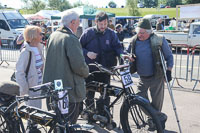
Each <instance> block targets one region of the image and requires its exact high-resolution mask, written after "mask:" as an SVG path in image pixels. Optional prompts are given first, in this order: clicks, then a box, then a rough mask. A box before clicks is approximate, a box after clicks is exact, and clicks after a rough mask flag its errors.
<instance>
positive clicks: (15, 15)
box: [0, 10, 29, 45]
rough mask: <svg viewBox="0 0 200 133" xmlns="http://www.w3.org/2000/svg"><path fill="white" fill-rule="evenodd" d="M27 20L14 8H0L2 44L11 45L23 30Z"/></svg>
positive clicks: (0, 36)
mask: <svg viewBox="0 0 200 133" xmlns="http://www.w3.org/2000/svg"><path fill="white" fill-rule="evenodd" d="M28 24H29V23H28V21H27V20H26V19H25V18H24V17H23V16H22V15H21V14H20V13H19V12H18V11H15V10H0V38H1V40H2V45H3V44H8V45H13V44H14V43H13V42H14V40H15V39H16V37H17V36H18V35H19V34H21V33H22V32H23V31H24V28H25V26H26V25H28Z"/></svg>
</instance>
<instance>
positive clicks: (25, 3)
mask: <svg viewBox="0 0 200 133" xmlns="http://www.w3.org/2000/svg"><path fill="white" fill-rule="evenodd" d="M21 1H22V2H23V3H24V5H25V6H24V8H25V9H29V4H30V1H29V0H21Z"/></svg>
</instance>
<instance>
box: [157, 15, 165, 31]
mask: <svg viewBox="0 0 200 133" xmlns="http://www.w3.org/2000/svg"><path fill="white" fill-rule="evenodd" d="M162 22H163V20H162V18H159V19H158V20H157V24H156V30H164V25H163V24H162Z"/></svg>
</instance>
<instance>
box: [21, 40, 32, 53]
mask: <svg viewBox="0 0 200 133" xmlns="http://www.w3.org/2000/svg"><path fill="white" fill-rule="evenodd" d="M23 48H25V49H26V50H28V51H32V50H31V46H30V45H29V44H28V43H27V42H26V41H25V42H24V47H23Z"/></svg>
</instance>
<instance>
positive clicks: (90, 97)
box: [85, 73, 110, 107]
mask: <svg viewBox="0 0 200 133" xmlns="http://www.w3.org/2000/svg"><path fill="white" fill-rule="evenodd" d="M91 81H97V82H102V83H105V84H110V75H108V74H106V73H95V74H94V75H92V76H89V77H88V78H87V79H86V83H89V82H91ZM86 89H87V88H86ZM94 96H95V92H94V91H88V92H87V95H86V100H85V102H86V105H87V106H89V105H91V104H93V103H94ZM105 101H106V103H105V104H106V105H107V106H108V105H109V103H110V98H109V97H108V96H106V99H105ZM93 105H94V104H93ZM93 107H94V106H93Z"/></svg>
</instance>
